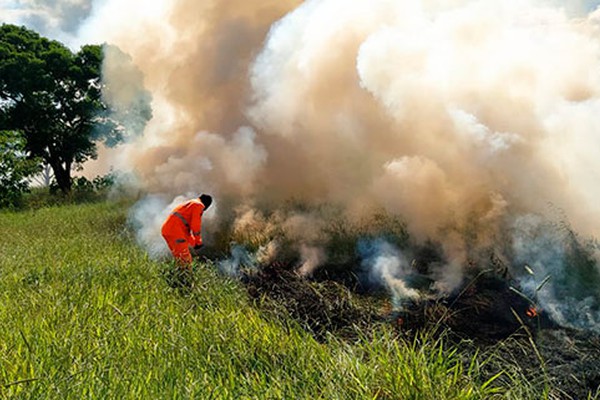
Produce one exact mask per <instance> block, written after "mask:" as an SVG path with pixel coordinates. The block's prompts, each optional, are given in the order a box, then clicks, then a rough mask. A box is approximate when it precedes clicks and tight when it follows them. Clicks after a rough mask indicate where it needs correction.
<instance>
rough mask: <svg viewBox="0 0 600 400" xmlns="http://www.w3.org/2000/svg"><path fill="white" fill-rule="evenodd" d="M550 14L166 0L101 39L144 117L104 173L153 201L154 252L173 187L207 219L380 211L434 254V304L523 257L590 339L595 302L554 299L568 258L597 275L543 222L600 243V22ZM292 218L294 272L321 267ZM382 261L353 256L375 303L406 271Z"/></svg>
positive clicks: (494, 8) (383, 1)
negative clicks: (198, 197) (127, 62)
mask: <svg viewBox="0 0 600 400" xmlns="http://www.w3.org/2000/svg"><path fill="white" fill-rule="evenodd" d="M557 3H558V2H543V1H534V0H530V1H527V0H520V1H516V0H497V1H494V0H486V1H483V0H482V1H461V0H453V1H443V0H423V1H413V0H406V1H404V0H400V1H398V0H394V1H390V0H356V1H352V2H348V1H343V0H318V1H317V0H307V1H304V2H300V1H292V0H288V1H281V0H256V1H242V0H220V1H209V0H204V1H196V0H178V1H171V2H157V3H156V5H155V6H152V10H144V11H143V12H139V13H137V14H135V16H134V17H132V18H133V19H134V20H133V21H131V20H130V19H128V18H129V17H128V18H125V17H124V16H121V15H120V14H119V13H115V14H114V17H113V19H112V21H111V24H110V25H108V26H107V27H105V28H104V29H105V31H104V32H105V34H106V35H108V36H109V38H110V39H109V41H110V42H111V43H114V44H116V45H117V46H119V47H120V48H121V49H122V50H123V51H125V52H126V53H128V54H130V55H131V56H132V60H133V62H135V63H136V64H137V65H138V66H139V68H141V69H142V71H143V73H144V77H145V84H146V87H147V88H148V89H149V90H150V91H151V92H152V98H153V116H154V117H153V119H152V120H151V121H150V123H149V125H148V126H147V127H146V130H145V133H144V135H143V136H141V137H140V138H139V139H138V140H135V141H134V142H132V143H131V144H130V145H129V146H128V147H127V148H125V149H124V150H121V151H120V152H119V153H118V154H117V161H116V162H118V163H119V165H120V167H121V168H124V169H127V170H130V171H133V172H134V173H135V174H136V176H137V177H138V179H139V181H140V183H141V186H142V188H143V189H144V190H145V191H147V192H149V193H152V194H160V196H162V198H167V199H168V200H167V201H165V202H164V204H162V205H161V206H165V208H161V207H160V206H159V205H158V203H156V202H154V201H152V200H145V201H144V202H143V203H142V205H141V206H140V207H142V208H143V207H144V204H147V205H149V206H152V207H156V210H157V211H158V212H153V213H151V214H150V215H153V216H156V217H153V218H146V219H144V220H143V221H144V222H143V224H144V226H143V227H142V229H141V232H146V234H144V236H146V235H147V236H149V237H150V238H153V239H154V238H158V239H157V240H159V239H160V238H159V237H158V235H159V225H160V223H159V218H158V216H159V215H160V213H161V212H165V211H164V210H165V209H166V208H167V207H166V205H167V204H168V203H170V200H171V199H174V198H176V196H180V195H182V194H186V193H196V194H197V193H199V192H209V193H211V194H213V195H214V196H215V199H216V203H218V202H219V201H220V202H221V207H220V208H216V209H215V210H214V211H213V213H214V214H215V219H217V220H218V219H222V220H225V219H226V215H230V213H231V212H230V211H228V210H234V209H236V208H237V209H239V207H242V208H244V207H245V209H246V212H244V213H238V214H237V216H239V217H242V216H244V215H245V217H246V218H248V217H249V216H251V214H248V213H247V212H248V210H252V209H255V208H256V210H258V209H262V210H264V209H265V208H267V209H269V210H270V212H271V213H272V214H273V215H275V216H276V215H277V211H276V210H277V209H278V207H279V206H280V205H282V204H284V203H285V202H286V201H288V200H289V199H295V200H296V201H301V202H303V203H304V204H306V205H307V206H317V205H320V204H335V205H338V206H339V207H341V209H343V210H344V218H348V219H349V220H360V218H363V217H364V216H365V214H366V213H368V212H370V210H372V209H374V208H378V207H380V208H383V209H385V210H386V211H387V213H389V214H390V215H396V216H400V217H401V218H402V219H404V220H405V221H406V224H407V228H408V231H409V233H410V235H411V237H412V238H413V241H414V242H415V243H424V242H425V241H433V242H435V243H439V244H440V246H441V251H442V253H443V257H442V258H443V260H442V261H440V262H438V263H436V265H435V266H434V268H432V270H431V271H429V273H430V274H431V276H432V277H433V278H435V280H436V282H437V283H436V286H435V289H436V290H438V291H439V292H442V293H448V292H451V291H452V290H455V289H456V288H457V287H458V286H459V285H460V284H461V283H462V279H463V276H464V273H465V272H468V269H469V268H484V267H485V262H486V260H489V255H490V254H491V253H493V254H494V255H495V256H496V257H497V258H498V259H500V260H501V261H502V262H503V263H505V264H506V265H507V266H508V267H509V268H510V269H511V272H512V274H513V275H515V276H518V277H520V276H522V277H523V282H524V283H525V284H526V285H527V282H529V280H528V279H530V278H529V275H528V274H527V273H526V272H524V265H525V264H526V263H527V264H528V265H531V266H534V267H535V269H536V274H539V277H538V276H537V275H536V276H535V279H538V281H537V282H538V283H539V280H540V279H541V280H543V279H545V278H546V275H551V276H552V277H551V278H550V279H549V280H548V281H547V284H546V285H545V287H544V288H541V289H540V290H538V291H537V293H534V294H537V295H539V300H540V302H542V303H543V304H542V307H547V308H549V312H551V313H552V315H553V316H554V317H555V318H556V319H557V320H560V321H563V322H565V323H571V324H580V325H583V326H586V327H592V328H598V322H599V321H598V318H599V316H598V315H597V314H594V313H593V312H591V313H589V315H590V316H589V318H588V317H586V321H584V322H581V323H580V322H577V323H576V322H575V321H576V320H578V317H577V315H573V313H572V312H571V311H570V310H571V309H572V308H573V307H577V306H578V305H582V306H585V307H587V308H586V309H594V307H595V308H596V309H597V308H598V306H599V304H600V303H599V300H598V298H599V297H598V293H597V292H594V291H593V290H591V291H590V292H589V296H587V297H586V298H584V299H581V298H577V297H569V296H570V295H569V293H568V291H565V290H563V289H562V288H572V287H573V285H574V283H573V281H572V280H573V279H575V280H576V279H578V278H576V276H577V274H570V273H568V272H565V271H569V270H570V269H577V268H579V265H578V264H577V263H578V262H579V261H577V260H580V261H581V260H584V259H585V260H587V261H586V263H584V264H585V265H588V264H589V265H591V270H590V271H588V273H590V274H597V273H598V271H597V258H596V255H595V253H594V251H591V250H590V251H587V250H586V252H585V254H589V255H590V257H583V258H577V257H575V258H573V257H571V258H570V257H567V255H568V254H572V253H573V251H572V250H573V246H572V243H571V242H569V240H563V239H564V237H558V236H556V237H554V236H552V235H553V234H551V233H548V232H546V231H545V230H544V227H545V226H546V225H545V224H546V223H548V222H546V221H552V220H555V219H563V215H564V220H566V221H568V222H569V223H570V224H571V225H570V226H571V227H572V229H573V231H575V232H578V233H579V234H580V235H582V238H588V237H592V236H597V235H598V233H599V229H600V203H599V202H598V201H597V199H598V198H599V195H600V193H599V191H600V190H599V189H598V188H599V187H600V186H599V185H598V184H597V183H598V181H599V180H600V176H599V175H600V172H599V171H600V165H599V163H600V162H599V161H598V160H599V158H598V156H597V151H598V148H600V122H599V121H600V120H599V119H598V115H600V73H599V72H598V71H600V11H593V9H592V8H591V7H590V3H589V2H588V3H585V4H584V3H582V2H571V3H569V4H568V6H567V7H560V6H559V5H558V4H557ZM567 3H568V2H567ZM119 4H120V3H119ZM561 4H562V2H561ZM116 9H117V8H116V2H110V1H109V2H107V4H106V6H105V10H116ZM576 11H577V12H576ZM103 13H104V14H106V13H108V11H102V10H98V11H97V12H96V15H97V16H99V15H103ZM93 27H94V20H92V21H91V22H90V23H89V24H88V25H87V28H86V29H87V31H92V30H93ZM97 28H98V29H102V28H101V27H100V26H97ZM110 70H111V65H110V64H107V66H106V71H110ZM107 73H108V72H107ZM150 199H152V197H151V198H150ZM553 210H561V211H560V212H559V213H556V212H554V211H553ZM138 211H139V209H138ZM167 211H168V210H167ZM258 213H259V211H256V212H255V214H253V215H255V216H256V215H259V214H258ZM309 214H310V213H309ZM292 217H295V218H296V222H298V221H301V220H299V219H297V218H304V217H306V218H309V219H314V215H313V214H310V215H307V216H302V215H299V214H298V215H295V216H290V215H284V216H281V220H280V222H281V224H282V226H279V227H278V229H282V230H285V229H286V226H288V227H291V226H294V228H293V229H292V228H289V229H290V230H291V231H293V232H294V233H293V235H295V236H296V237H298V238H299V240H298V244H297V251H298V254H299V257H300V258H302V259H303V260H304V262H301V266H302V268H304V269H303V270H302V271H303V273H309V272H311V271H313V270H314V269H315V268H318V267H319V265H318V264H320V263H326V262H327V259H328V258H327V254H325V251H324V250H323V248H324V247H322V244H323V243H325V244H326V243H328V241H329V240H330V239H329V238H327V237H325V236H323V235H320V234H318V235H316V237H315V232H317V233H318V232H323V229H322V225H326V224H327V221H323V220H321V221H319V222H318V223H317V226H315V224H312V223H305V224H302V223H300V224H296V225H294V224H293V220H294V219H293V218H292ZM275 220H277V218H275ZM240 223H241V222H240ZM286 223H287V224H288V225H286ZM218 225H219V224H217V223H215V226H218ZM298 226H299V227H303V228H302V229H303V231H302V229H301V233H300V234H299V233H298V232H297V231H298V229H300V228H298V229H296V227H298ZM302 232H303V233H302ZM548 235H549V236H548ZM559 236H560V235H559ZM580 239H581V238H576V239H573V240H575V242H577V241H580V242H581V241H582V240H583V239H581V240H580ZM319 242H322V243H319ZM569 243H571V244H569ZM586 243H587V242H586ZM272 247H273V248H276V246H275V245H272ZM544 248H549V249H550V252H546V251H545V250H543V249H544ZM561 249H563V250H561ZM386 251H387V250H386ZM390 254H392V255H390ZM394 254H395V253H393V252H390V251H387V253H386V252H384V253H382V254H381V257H383V258H378V257H376V256H373V257H370V258H368V259H366V261H365V263H367V264H369V263H371V265H373V267H374V268H375V269H376V270H380V271H382V274H383V275H382V276H383V278H384V279H387V282H388V285H389V287H390V290H392V289H391V287H392V284H394V283H397V282H395V280H397V279H401V275H402V274H400V275H398V273H396V272H392V271H396V270H397V269H398V268H400V271H404V268H407V265H408V264H407V263H408V260H403V259H402V257H405V256H402V257H400V256H399V255H394ZM398 254H402V253H398ZM369 260H370V261H369ZM588 261H589V263H588ZM398 276H400V278H398ZM553 278H554V279H553ZM389 282H391V283H389ZM532 285H533V286H535V284H532ZM394 290H395V289H394ZM544 290H545V292H542V291H544ZM535 291H536V290H535V289H534V290H533V292H535ZM402 292H405V293H407V294H408V295H412V294H413V293H412V292H410V290H409V289H407V288H402V287H400V289H398V290H396V291H395V292H394V293H396V294H397V293H402ZM559 296H560V297H559ZM565 296H566V297H569V298H570V299H572V300H565ZM559 298H560V300H557V299H559ZM561 302H563V303H564V304H565V307H563V308H561V307H558V306H556V304H558V303H561ZM566 304H569V305H568V306H567V305H566Z"/></svg>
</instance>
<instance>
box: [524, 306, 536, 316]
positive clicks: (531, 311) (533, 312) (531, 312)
mask: <svg viewBox="0 0 600 400" xmlns="http://www.w3.org/2000/svg"><path fill="white" fill-rule="evenodd" d="M525 315H527V316H528V317H529V318H535V317H537V316H538V315H539V314H538V309H537V308H536V307H535V306H530V307H529V308H528V309H527V311H525Z"/></svg>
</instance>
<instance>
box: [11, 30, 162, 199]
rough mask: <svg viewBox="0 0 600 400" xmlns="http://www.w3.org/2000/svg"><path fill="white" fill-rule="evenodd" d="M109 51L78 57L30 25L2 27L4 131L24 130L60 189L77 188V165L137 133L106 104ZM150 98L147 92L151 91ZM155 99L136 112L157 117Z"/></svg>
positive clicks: (91, 48) (86, 51)
mask: <svg viewBox="0 0 600 400" xmlns="http://www.w3.org/2000/svg"><path fill="white" fill-rule="evenodd" d="M102 62H103V47H102V46H97V45H86V46H83V47H82V48H81V49H80V50H79V51H78V52H77V53H73V52H71V50H69V49H68V48H67V47H65V46H64V45H63V44H61V43H60V42H57V41H53V40H49V39H46V38H44V37H41V36H40V35H38V34H37V33H36V32H33V31H31V30H28V29H27V28H25V27H17V26H14V25H8V24H4V25H2V26H1V27H0V131H2V130H13V131H20V132H22V134H23V136H24V137H25V139H26V150H27V151H28V152H29V153H30V154H31V155H32V156H37V157H40V158H41V159H42V160H43V161H44V162H45V163H47V164H48V165H50V167H51V168H52V170H53V172H54V178H55V179H56V183H57V184H58V186H59V188H60V189H61V190H62V191H63V192H64V193H68V192H69V191H70V190H71V185H72V178H71V172H72V169H73V168H74V167H75V166H78V165H81V163H83V162H84V161H86V160H88V159H90V158H96V156H97V143H98V142H104V143H105V144H107V145H109V146H114V145H115V144H117V143H119V142H121V141H122V140H123V139H124V138H125V137H126V136H127V135H129V134H131V133H132V132H130V131H129V130H128V129H127V124H124V123H123V121H120V120H118V117H117V118H115V115H123V113H122V112H121V113H119V114H114V113H113V112H112V111H113V110H112V109H111V105H110V104H109V103H108V102H107V101H105V100H104V98H103V96H102V92H103V90H104V89H106V86H105V85H104V84H103V83H102V80H101V69H102ZM146 95H147V92H146ZM148 99H149V95H147V96H146V97H144V99H143V100H142V101H141V102H138V104H137V107H136V108H135V111H136V112H137V113H138V116H141V119H142V120H143V121H144V124H145V122H146V121H147V120H149V119H150V117H151V109H150V105H149V100H148Z"/></svg>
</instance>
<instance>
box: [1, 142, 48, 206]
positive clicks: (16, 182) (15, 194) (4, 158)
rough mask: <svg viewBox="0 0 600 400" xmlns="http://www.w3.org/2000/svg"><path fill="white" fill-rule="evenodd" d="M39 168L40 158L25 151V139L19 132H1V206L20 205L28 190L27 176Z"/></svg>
mask: <svg viewBox="0 0 600 400" xmlns="http://www.w3.org/2000/svg"><path fill="white" fill-rule="evenodd" d="M38 170H39V160H36V159H35V158H31V157H29V156H28V154H27V152H26V151H25V139H24V138H23V137H21V136H20V135H19V133H18V132H14V131H4V132H0V208H4V207H13V206H16V205H18V203H19V200H20V199H21V195H22V194H23V192H25V191H27V189H28V187H29V182H28V181H27V178H28V177H30V176H31V175H33V174H34V173H36V172H37V171H38Z"/></svg>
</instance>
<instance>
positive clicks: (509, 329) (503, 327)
mask: <svg viewBox="0 0 600 400" xmlns="http://www.w3.org/2000/svg"><path fill="white" fill-rule="evenodd" d="M293 265H294V264H292V263H281V262H275V263H272V264H269V265H265V266H261V267H260V268H258V269H253V270H250V271H245V272H244V273H243V274H242V282H243V283H244V285H245V287H246V289H247V292H248V295H249V297H250V298H251V299H252V300H253V301H254V303H255V304H256V305H257V307H260V308H261V309H263V310H265V311H266V312H267V313H273V314H274V315H277V313H280V312H281V311H282V310H284V311H285V312H286V313H287V314H288V315H290V316H291V317H292V318H294V319H295V320H296V321H297V322H298V323H299V324H300V325H301V326H302V327H303V328H304V329H306V330H307V331H309V332H310V333H311V334H312V335H313V336H314V337H315V338H316V339H317V340H319V341H326V340H327V338H328V336H330V335H333V336H335V337H338V338H341V339H343V340H349V341H351V340H354V339H356V338H357V337H358V336H359V335H360V336H362V337H365V336H366V337H368V336H369V334H370V332H371V331H372V330H373V329H374V327H375V326H376V325H377V324H387V325H389V326H391V327H392V328H393V329H394V330H395V332H397V335H398V338H405V339H408V340H411V339H412V338H414V337H415V336H416V335H417V334H418V333H419V332H421V331H424V330H428V331H430V332H434V334H437V335H444V338H445V340H446V342H447V344H448V345H449V346H459V348H460V349H461V351H463V352H464V354H465V355H473V354H475V353H478V354H479V355H480V356H482V357H484V358H486V359H488V360H490V361H489V362H487V363H486V364H485V366H484V373H485V375H486V376H487V377H492V376H494V375H495V374H497V373H498V372H500V371H505V372H507V373H510V372H511V371H518V372H519V373H521V374H522V375H523V376H525V377H526V379H527V380H528V381H529V382H530V384H531V385H532V386H534V387H537V388H539V389H540V390H543V389H544V387H545V388H546V389H547V392H548V393H549V397H550V398H556V399H587V398H589V396H595V395H596V394H597V392H598V391H599V387H600V336H599V335H597V334H595V333H592V332H589V331H581V330H576V329H570V328H565V327H561V326H559V325H558V324H556V323H555V322H553V321H552V320H551V318H550V317H549V316H548V314H546V313H545V312H544V311H543V310H536V313H535V315H534V314H531V309H530V307H531V305H532V302H531V301H530V300H529V299H528V298H526V297H525V296H523V295H522V294H521V293H520V292H519V291H518V290H515V288H517V289H518V287H517V286H516V284H515V282H513V281H511V279H510V278H509V277H507V276H505V275H499V274H497V273H496V272H495V271H488V272H479V273H478V274H477V275H475V276H472V277H471V278H470V279H467V280H466V282H467V283H466V284H465V285H464V286H463V287H462V288H461V289H460V290H459V291H458V292H457V293H454V294H453V295H451V296H448V297H444V298H433V297H431V298H427V299H421V300H419V301H412V302H408V303H405V304H404V305H403V307H402V309H401V311H397V310H396V311H394V310H392V306H391V304H390V301H389V299H388V298H389V296H388V295H387V293H385V290H382V288H374V287H365V286H364V285H361V283H360V282H361V280H360V279H358V276H357V275H356V273H355V272H340V271H352V268H350V266H345V268H339V266H338V267H337V268H333V269H328V268H322V269H320V271H318V272H317V273H316V274H315V275H313V276H312V277H311V278H310V279H309V278H304V277H300V276H298V275H297V274H296V273H295V271H294V268H292V266H293ZM332 271H333V272H332ZM468 358H469V357H466V361H465V362H468ZM505 378H506V377H505ZM500 379H503V378H502V377H501V378H500ZM506 379H507V378H506Z"/></svg>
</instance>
